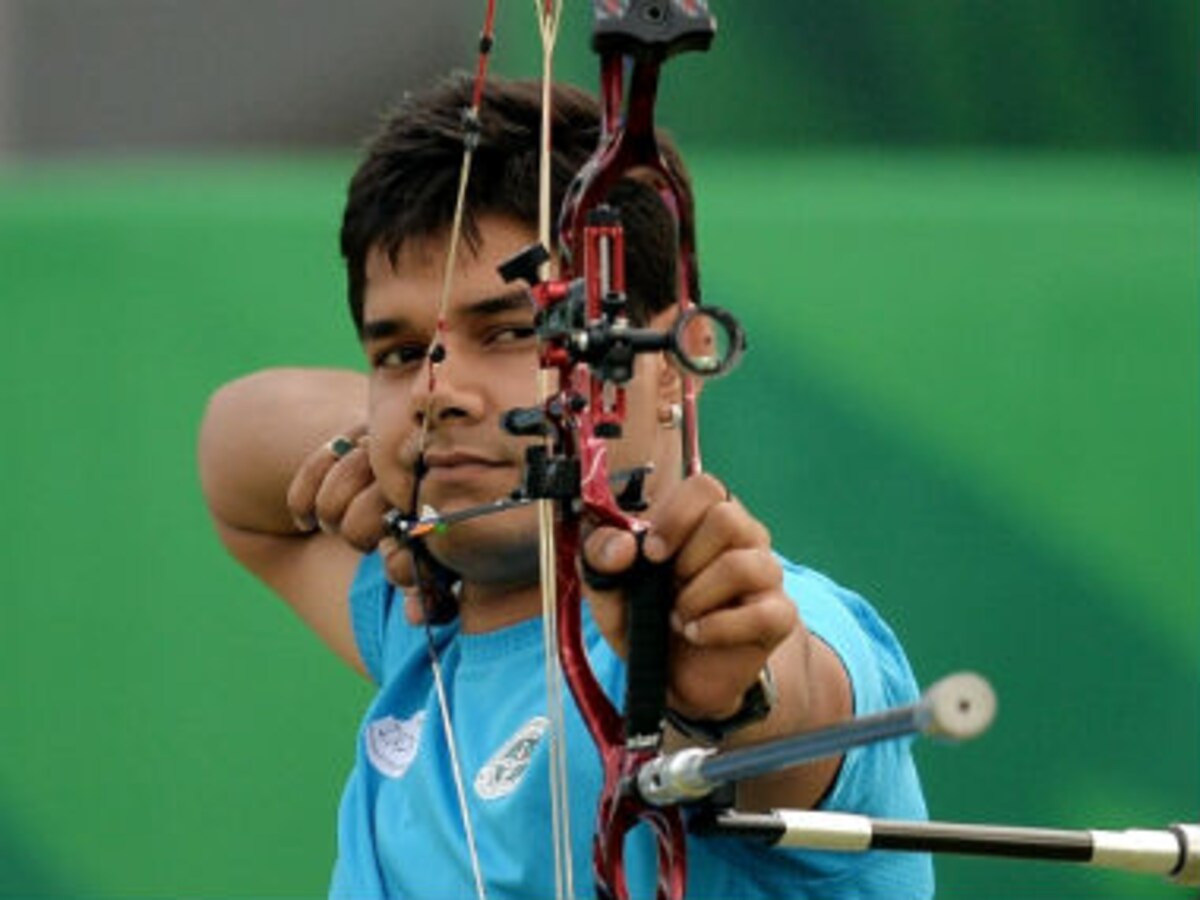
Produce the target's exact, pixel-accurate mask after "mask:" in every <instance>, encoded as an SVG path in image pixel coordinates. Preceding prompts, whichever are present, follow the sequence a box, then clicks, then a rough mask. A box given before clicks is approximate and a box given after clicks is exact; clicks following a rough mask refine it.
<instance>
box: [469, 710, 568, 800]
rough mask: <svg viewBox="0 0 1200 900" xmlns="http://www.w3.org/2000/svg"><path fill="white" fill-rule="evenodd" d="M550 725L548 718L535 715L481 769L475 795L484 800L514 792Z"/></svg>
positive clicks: (476, 777)
mask: <svg viewBox="0 0 1200 900" xmlns="http://www.w3.org/2000/svg"><path fill="white" fill-rule="evenodd" d="M549 725H550V720H549V719H547V718H546V717H545V716H535V717H534V718H532V719H530V720H529V721H528V722H526V723H525V724H524V725H523V726H521V729H520V730H519V731H518V732H517V733H516V734H514V735H513V736H512V737H510V738H509V739H508V740H507V741H505V742H504V745H503V746H502V747H501V748H500V749H499V750H497V751H496V752H495V753H493V754H492V757H491V759H489V760H488V761H487V762H485V763H484V764H483V766H482V768H480V770H479V773H478V774H477V775H476V776H475V793H476V794H477V795H479V797H480V798H481V799H483V800H495V799H497V798H499V797H506V796H508V795H509V794H511V793H512V792H513V791H515V790H516V789H517V785H519V784H520V783H521V779H523V778H524V777H525V773H526V771H528V769H529V763H530V761H531V760H532V759H533V751H534V750H536V749H537V745H538V744H539V743H540V742H541V740H542V737H543V735H545V733H546V728H547V727H548V726H549Z"/></svg>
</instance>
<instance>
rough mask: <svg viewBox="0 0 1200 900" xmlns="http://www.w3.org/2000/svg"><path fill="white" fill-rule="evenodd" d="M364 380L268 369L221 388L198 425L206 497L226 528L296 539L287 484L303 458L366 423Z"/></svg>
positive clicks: (330, 373)
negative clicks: (333, 438)
mask: <svg viewBox="0 0 1200 900" xmlns="http://www.w3.org/2000/svg"><path fill="white" fill-rule="evenodd" d="M366 390H367V382H366V378H365V377H364V376H362V375H360V374H358V373H355V372H350V371H345V370H337V369H299V368H296V369H267V370H264V371H261V372H256V373H254V374H252V375H247V376H245V377H243V378H239V379H238V380H236V381H232V382H230V383H228V384H226V385H224V386H223V387H221V388H220V389H219V390H218V391H217V392H216V393H215V394H213V396H212V398H211V399H210V401H209V404H208V409H207V410H206V412H205V416H204V420H203V423H202V425H201V428H200V439H199V450H198V457H199V465H200V480H201V484H202V487H203V490H204V496H205V499H206V501H207V503H208V506H209V509H210V511H211V512H212V515H213V517H214V518H215V519H217V521H218V522H220V523H221V524H223V525H225V526H228V527H231V528H236V529H240V530H243V531H252V532H261V533H266V534H279V535H286V534H294V533H297V532H298V531H299V530H300V528H299V527H298V526H297V524H296V523H295V522H294V521H293V518H292V515H291V513H290V512H289V510H288V506H287V491H288V485H289V484H290V482H291V479H292V477H293V476H294V475H295V473H296V471H297V469H298V468H299V466H300V464H301V462H302V461H303V460H304V458H305V456H306V455H307V454H309V453H310V452H312V450H313V449H314V448H315V447H317V446H318V445H319V444H321V443H323V442H325V441H328V440H329V439H330V437H331V436H332V435H335V434H338V433H339V432H342V431H346V430H349V429H351V428H353V427H355V426H359V425H361V424H362V423H363V422H364V421H365V420H366V402H367V399H366V398H367V394H366Z"/></svg>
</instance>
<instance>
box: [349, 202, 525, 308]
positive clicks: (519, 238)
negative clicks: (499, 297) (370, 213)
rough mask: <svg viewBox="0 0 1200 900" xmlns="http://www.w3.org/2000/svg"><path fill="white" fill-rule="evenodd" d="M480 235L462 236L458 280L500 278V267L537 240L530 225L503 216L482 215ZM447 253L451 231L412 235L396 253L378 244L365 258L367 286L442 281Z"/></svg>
mask: <svg viewBox="0 0 1200 900" xmlns="http://www.w3.org/2000/svg"><path fill="white" fill-rule="evenodd" d="M477 235H478V240H477V241H474V242H473V241H468V240H467V239H466V238H465V237H461V238H460V239H459V242H458V248H457V252H456V254H455V257H456V259H455V273H454V278H455V279H460V278H487V277H495V278H499V275H498V274H497V272H496V269H497V267H498V266H499V265H500V264H501V263H502V262H504V261H505V260H507V259H508V258H510V257H511V256H513V255H514V254H516V253H517V252H519V251H520V250H522V249H524V248H525V247H527V246H528V245H529V244H531V243H533V242H534V241H535V240H536V235H535V231H534V229H533V228H532V227H531V226H529V225H526V224H524V223H523V222H518V221H516V220H514V219H509V218H506V217H500V216H482V217H480V219H479V220H478V230H477ZM448 256H449V234H448V232H436V233H433V234H428V235H416V236H413V237H410V238H408V239H406V240H405V241H404V243H403V244H402V245H401V248H400V252H399V253H396V254H394V255H391V254H389V253H387V251H386V250H385V249H384V247H383V246H382V245H380V244H375V245H374V246H372V247H371V249H370V251H369V252H368V254H367V259H366V265H365V275H366V282H367V288H368V290H369V289H370V288H371V286H372V285H378V284H381V283H384V282H389V281H392V280H394V279H396V278H400V279H405V280H408V279H413V280H420V279H426V278H436V279H438V280H441V279H442V277H443V275H444V273H445V268H446V264H447V261H448Z"/></svg>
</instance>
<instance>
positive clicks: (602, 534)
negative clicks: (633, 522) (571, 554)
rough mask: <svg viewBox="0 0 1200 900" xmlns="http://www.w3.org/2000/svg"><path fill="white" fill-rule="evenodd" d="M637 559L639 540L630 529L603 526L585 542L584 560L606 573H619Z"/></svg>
mask: <svg viewBox="0 0 1200 900" xmlns="http://www.w3.org/2000/svg"><path fill="white" fill-rule="evenodd" d="M636 559H637V540H636V539H635V538H634V536H633V535H632V534H630V533H629V532H628V531H624V530H622V529H620V528H612V527H609V526H601V527H599V528H596V529H595V530H593V531H592V533H591V534H589V535H588V536H587V539H586V540H585V541H584V542H583V561H584V562H585V563H586V564H587V565H588V566H590V567H591V568H593V569H595V570H596V571H597V572H601V573H603V574H605V575H617V574H619V573H621V572H624V571H625V570H626V569H628V568H629V567H630V566H632V565H633V563H634V560H636Z"/></svg>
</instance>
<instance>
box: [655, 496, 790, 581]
mask: <svg viewBox="0 0 1200 900" xmlns="http://www.w3.org/2000/svg"><path fill="white" fill-rule="evenodd" d="M770 546H771V534H770V532H769V531H767V528H766V526H764V525H763V524H762V523H761V522H759V521H758V520H757V519H756V518H754V517H753V516H752V515H750V513H749V511H748V510H747V509H746V508H745V507H744V506H742V505H741V504H740V503H738V502H737V501H736V500H733V499H728V500H720V501H718V502H717V503H714V504H713V505H711V506H709V507H708V508H707V509H706V510H705V511H704V515H703V517H702V518H701V520H700V522H699V524H698V525H697V526H696V528H694V529H693V530H692V532H691V534H689V535H688V539H687V540H686V541H685V542H684V544H683V546H681V547H680V549H679V552H678V553H677V554H676V556H675V574H676V575H677V576H678V577H679V578H680V579H681V580H683V581H688V580H690V579H692V578H694V577H696V576H697V575H698V574H699V573H701V572H702V571H703V570H704V569H705V568H706V567H707V566H708V565H710V564H711V563H712V562H713V561H714V560H716V559H717V558H718V557H720V555H721V554H722V553H725V552H728V551H730V550H735V549H752V548H761V549H764V550H769V548H770Z"/></svg>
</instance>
